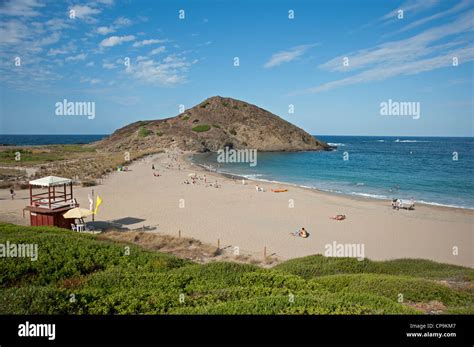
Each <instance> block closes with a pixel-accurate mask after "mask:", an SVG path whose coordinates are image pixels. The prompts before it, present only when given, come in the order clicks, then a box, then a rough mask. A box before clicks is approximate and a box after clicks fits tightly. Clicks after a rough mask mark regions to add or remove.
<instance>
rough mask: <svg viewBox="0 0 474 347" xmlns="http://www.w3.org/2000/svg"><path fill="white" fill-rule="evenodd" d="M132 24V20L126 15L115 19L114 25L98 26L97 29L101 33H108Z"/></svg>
mask: <svg viewBox="0 0 474 347" xmlns="http://www.w3.org/2000/svg"><path fill="white" fill-rule="evenodd" d="M131 24H132V21H131V20H130V19H128V18H125V17H119V18H117V19H116V20H115V21H114V23H113V24H112V25H110V26H101V27H98V28H97V29H96V30H95V31H96V32H97V33H98V34H100V35H108V34H111V33H113V32H115V31H117V29H119V28H122V27H125V26H129V25H131Z"/></svg>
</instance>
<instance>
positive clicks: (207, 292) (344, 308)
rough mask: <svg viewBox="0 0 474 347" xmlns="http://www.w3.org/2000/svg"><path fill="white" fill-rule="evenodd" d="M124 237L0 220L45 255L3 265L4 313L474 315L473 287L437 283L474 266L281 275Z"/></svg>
mask: <svg viewBox="0 0 474 347" xmlns="http://www.w3.org/2000/svg"><path fill="white" fill-rule="evenodd" d="M119 234H120V233H117V235H116V237H117V240H120V241H121V242H116V241H111V240H108V239H107V240H106V239H104V237H103V236H104V235H89V234H78V233H74V232H72V231H69V230H65V229H59V228H52V227H23V226H17V225H13V224H0V244H5V242H6V241H7V240H8V241H9V242H10V243H17V244H18V243H35V244H38V252H39V253H38V260H37V261H31V260H30V259H27V258H5V259H2V260H1V262H0V314H420V313H423V311H422V310H420V309H417V308H415V306H414V305H415V304H416V305H421V306H422V305H428V304H429V303H432V302H439V303H440V305H442V307H444V309H445V311H446V312H450V313H464V314H466V313H467V314H469V313H470V314H472V313H474V304H473V292H472V289H455V288H451V287H448V286H446V285H443V284H441V283H439V282H438V281H436V280H435V278H438V279H439V278H453V277H454V278H464V279H465V280H467V281H469V276H470V274H471V273H472V270H470V269H466V268H462V267H457V266H452V265H445V264H437V263H432V262H427V263H425V264H426V265H427V267H426V268H425V269H424V268H423V266H419V265H418V264H419V263H418V262H414V261H412V260H404V261H400V262H399V263H397V262H367V263H365V264H362V265H356V264H355V263H353V262H352V261H351V259H345V258H341V259H333V258H324V257H319V256H312V257H306V258H301V259H293V260H290V261H288V262H285V263H282V264H280V265H278V266H276V267H275V268H271V269H264V268H260V267H257V266H255V265H249V264H238V263H228V262H211V263H208V264H197V263H194V262H191V261H189V260H185V259H182V258H178V257H176V256H174V255H170V254H165V253H162V252H157V251H153V250H151V249H154V248H153V247H151V245H152V244H153V245H156V243H157V242H162V243H163V244H162V245H160V247H159V249H160V250H164V249H165V248H166V247H175V246H177V245H174V246H173V245H168V243H169V242H168V241H169V240H166V239H165V238H163V239H162V240H161V239H160V240H155V239H153V240H151V239H150V237H151V236H149V234H147V233H143V234H141V236H140V237H141V238H142V239H141V241H140V243H139V244H140V245H142V246H143V247H148V248H149V249H144V248H142V247H139V246H137V245H133V244H131V243H126V242H127V241H131V240H129V238H130V237H131V234H130V235H128V234H126V233H125V234H124V235H123V236H122V235H119ZM196 242H197V241H196ZM127 249H128V250H129V251H130V252H129V253H127V252H126V250H127ZM127 254H128V255H127ZM334 260H337V262H336V261H334ZM361 263H363V262H361ZM410 263H413V264H414V266H412V267H410V266H408V264H410ZM319 268H320V269H319ZM471 288H472V284H471ZM400 293H402V294H403V297H404V301H403V303H400V302H399V294H400ZM290 298H291V299H290Z"/></svg>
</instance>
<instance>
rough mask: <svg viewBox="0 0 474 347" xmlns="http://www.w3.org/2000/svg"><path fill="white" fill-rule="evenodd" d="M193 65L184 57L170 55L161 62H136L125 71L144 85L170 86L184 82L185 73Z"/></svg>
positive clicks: (149, 60)
mask: <svg viewBox="0 0 474 347" xmlns="http://www.w3.org/2000/svg"><path fill="white" fill-rule="evenodd" d="M195 63H196V61H192V62H188V61H187V60H186V58H185V57H180V56H178V55H170V56H167V57H166V58H165V59H163V60H162V61H155V60H153V59H147V60H142V61H137V63H135V64H131V65H130V66H129V67H128V68H127V69H126V70H125V71H126V72H127V73H128V74H131V75H132V76H133V77H135V78H136V79H138V80H140V81H142V82H144V83H148V84H155V85H164V86H171V85H176V84H181V83H184V82H186V73H187V72H188V70H189V67H191V66H192V65H193V64H195Z"/></svg>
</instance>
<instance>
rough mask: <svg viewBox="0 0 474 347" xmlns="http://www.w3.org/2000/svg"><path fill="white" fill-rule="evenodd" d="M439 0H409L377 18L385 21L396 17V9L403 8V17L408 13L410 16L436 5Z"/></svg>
mask: <svg viewBox="0 0 474 347" xmlns="http://www.w3.org/2000/svg"><path fill="white" fill-rule="evenodd" d="M439 2H440V0H409V1H406V2H405V3H403V4H402V5H400V6H398V7H397V8H396V9H394V10H392V11H390V12H389V13H387V14H385V15H384V16H383V17H381V18H380V19H379V20H382V21H387V20H391V19H397V18H398V17H397V16H398V11H399V10H403V15H404V17H405V16H407V15H409V16H412V15H414V14H416V13H418V12H422V11H425V10H428V9H430V8H432V7H434V6H436V5H438V4H439Z"/></svg>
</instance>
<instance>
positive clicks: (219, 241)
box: [217, 239, 221, 249]
mask: <svg viewBox="0 0 474 347" xmlns="http://www.w3.org/2000/svg"><path fill="white" fill-rule="evenodd" d="M220 248H221V240H220V239H217V249H220Z"/></svg>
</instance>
